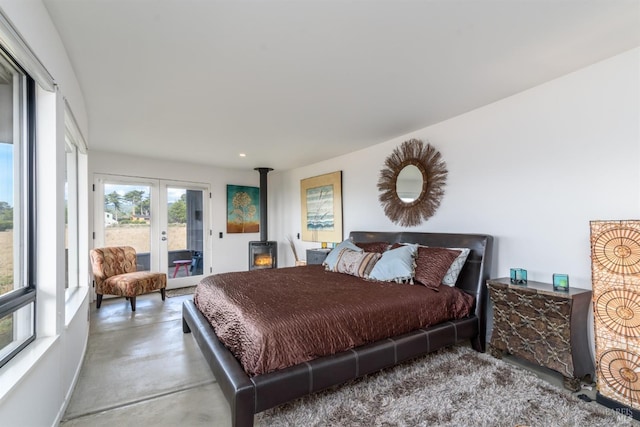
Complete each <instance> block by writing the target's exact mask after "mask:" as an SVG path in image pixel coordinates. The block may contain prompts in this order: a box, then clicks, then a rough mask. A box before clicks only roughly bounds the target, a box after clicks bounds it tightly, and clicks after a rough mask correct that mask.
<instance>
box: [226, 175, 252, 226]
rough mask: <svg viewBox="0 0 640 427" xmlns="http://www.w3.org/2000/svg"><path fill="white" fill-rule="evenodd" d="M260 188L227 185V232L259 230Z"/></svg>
mask: <svg viewBox="0 0 640 427" xmlns="http://www.w3.org/2000/svg"><path fill="white" fill-rule="evenodd" d="M259 205H260V189H259V188H258V187H247V186H244V185H227V233H259V232H260V209H259Z"/></svg>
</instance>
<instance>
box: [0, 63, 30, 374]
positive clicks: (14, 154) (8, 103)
mask: <svg viewBox="0 0 640 427" xmlns="http://www.w3.org/2000/svg"><path fill="white" fill-rule="evenodd" d="M34 111H35V84H34V81H33V79H31V78H30V77H29V76H27V75H26V74H25V73H24V72H23V71H22V70H21V69H20V68H19V67H18V66H17V65H15V63H14V62H13V61H12V60H11V59H9V57H8V56H6V55H5V54H4V52H1V51H0V366H2V365H4V364H5V363H6V362H7V361H9V359H11V358H12V357H13V356H14V355H16V354H17V353H18V352H19V351H20V350H22V349H23V348H24V347H25V346H26V345H27V344H29V343H30V342H32V341H33V340H35V299H36V288H35V284H34V283H33V280H34V279H33V278H34V277H35V271H34V269H35V267H34V266H35V264H32V263H31V260H34V259H35V256H34V255H33V254H34V253H35V244H33V243H32V242H35V225H34V224H35V203H34V200H35V191H34V190H33V188H34V185H35V173H34V172H35V171H34V167H35V165H34V158H35V153H34V147H35V135H34V127H35V114H34Z"/></svg>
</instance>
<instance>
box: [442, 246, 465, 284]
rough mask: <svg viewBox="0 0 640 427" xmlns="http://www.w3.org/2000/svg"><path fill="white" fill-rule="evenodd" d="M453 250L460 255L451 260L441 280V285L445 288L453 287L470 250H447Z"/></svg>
mask: <svg viewBox="0 0 640 427" xmlns="http://www.w3.org/2000/svg"><path fill="white" fill-rule="evenodd" d="M448 249H453V250H455V251H460V255H458V257H457V258H456V259H454V260H453V262H452V263H451V266H450V267H449V270H447V273H446V274H445V275H444V277H443V278H442V284H443V285H447V286H455V285H456V282H457V281H458V276H459V275H460V271H462V267H464V263H465V261H466V260H467V257H468V256H469V252H471V249H469V248H448Z"/></svg>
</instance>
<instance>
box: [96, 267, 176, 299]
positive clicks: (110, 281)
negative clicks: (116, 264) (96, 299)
mask: <svg viewBox="0 0 640 427" xmlns="http://www.w3.org/2000/svg"><path fill="white" fill-rule="evenodd" d="M166 287H167V275H166V274H164V273H152V272H149V271H135V272H133V273H125V274H118V275H116V276H111V277H109V278H107V279H105V280H104V281H103V282H102V285H101V286H96V293H98V294H103V295H105V294H106V295H119V296H123V297H135V296H137V295H142V294H146V293H148V292H152V291H156V290H158V289H164V288H166Z"/></svg>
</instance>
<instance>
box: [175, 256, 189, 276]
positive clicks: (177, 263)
mask: <svg viewBox="0 0 640 427" xmlns="http://www.w3.org/2000/svg"><path fill="white" fill-rule="evenodd" d="M173 264H174V265H175V266H176V268H174V269H173V278H174V279H175V278H176V274H178V270H180V267H184V271H186V272H187V276H188V275H189V267H191V260H190V259H179V260H177V261H173Z"/></svg>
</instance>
